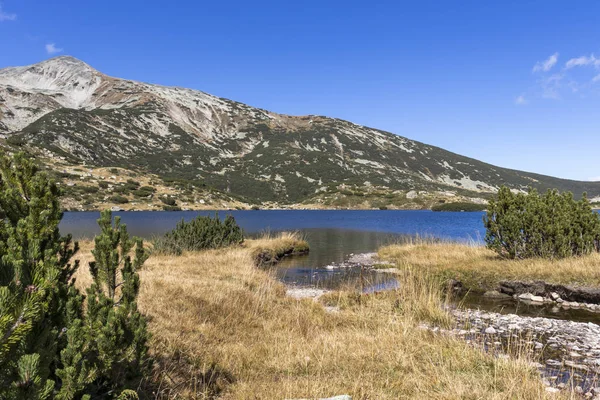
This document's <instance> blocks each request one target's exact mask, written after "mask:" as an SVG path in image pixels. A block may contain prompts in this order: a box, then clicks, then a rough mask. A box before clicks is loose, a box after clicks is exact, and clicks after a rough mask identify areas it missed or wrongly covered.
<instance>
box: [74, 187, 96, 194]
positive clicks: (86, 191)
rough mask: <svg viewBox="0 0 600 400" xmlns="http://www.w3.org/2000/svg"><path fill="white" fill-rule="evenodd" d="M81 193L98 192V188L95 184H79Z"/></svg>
mask: <svg viewBox="0 0 600 400" xmlns="http://www.w3.org/2000/svg"><path fill="white" fill-rule="evenodd" d="M79 190H81V191H82V192H83V193H98V191H99V190H100V189H98V188H97V187H96V186H81V187H80V189H79Z"/></svg>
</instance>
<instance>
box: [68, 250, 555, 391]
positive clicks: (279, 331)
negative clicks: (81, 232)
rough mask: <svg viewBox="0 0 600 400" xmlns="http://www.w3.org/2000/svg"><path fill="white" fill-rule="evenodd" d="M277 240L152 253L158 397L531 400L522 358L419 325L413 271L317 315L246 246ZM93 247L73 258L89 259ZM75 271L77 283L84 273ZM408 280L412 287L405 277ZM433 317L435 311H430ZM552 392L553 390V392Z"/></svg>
mask: <svg viewBox="0 0 600 400" xmlns="http://www.w3.org/2000/svg"><path fill="white" fill-rule="evenodd" d="M283 240H285V239H284V238H279V239H275V240H272V239H261V240H258V241H254V242H249V243H248V247H246V248H228V249H222V250H211V251H205V252H199V253H185V254H183V255H181V256H158V255H153V256H151V258H150V259H149V260H148V261H147V262H146V264H145V266H144V268H143V270H141V271H140V277H141V281H142V287H141V292H140V298H139V306H140V308H141V310H142V311H143V312H144V313H145V314H146V315H147V316H148V319H149V327H150V330H151V332H152V341H151V351H152V354H153V355H154V357H155V358H156V360H157V368H156V377H155V379H156V381H157V385H158V386H157V393H158V397H162V398H175V397H176V398H190V399H203V398H211V397H213V396H218V397H219V398H223V399H285V398H316V397H326V396H333V395H338V394H350V395H352V396H353V398H354V399H355V400H357V399H399V398H418V399H421V398H427V399H507V398H513V399H539V398H543V397H544V396H545V391H544V388H543V386H542V384H541V382H540V379H539V377H538V375H537V372H536V371H535V370H534V369H532V368H530V367H528V366H527V364H526V362H525V361H521V360H513V361H509V360H503V359H494V358H493V357H491V356H489V355H486V354H484V353H482V352H480V351H478V350H476V349H474V348H472V347H470V346H469V345H467V344H465V343H463V342H460V341H458V340H454V339H451V338H448V337H443V336H440V335H434V334H432V333H431V332H429V331H426V330H422V329H418V328H417V326H418V324H419V321H420V319H421V318H429V319H436V318H438V319H441V320H442V321H443V320H444V319H445V318H447V316H445V315H444V314H443V313H441V311H440V307H439V305H440V304H441V297H440V296H439V292H438V291H437V290H436V288H435V286H433V285H431V282H430V281H429V280H428V279H426V278H423V277H422V275H416V274H414V273H413V272H414V271H413V272H410V271H409V273H407V274H405V276H404V278H402V280H403V283H404V284H403V289H402V290H399V291H391V292H386V293H380V294H376V295H369V296H358V295H357V294H355V293H354V294H353V293H338V294H335V295H330V296H328V298H327V299H326V301H327V302H334V303H335V304H337V305H339V306H340V311H339V312H337V313H327V312H325V310H324V308H323V307H322V305H321V304H319V303H317V302H314V301H311V300H301V301H297V300H293V299H291V298H289V297H286V296H285V287H284V286H283V285H282V284H280V283H279V282H277V281H276V280H274V279H273V277H272V276H270V275H269V273H268V272H266V271H263V270H261V269H258V268H256V267H255V259H254V258H253V249H256V248H260V249H265V248H269V246H271V245H272V246H273V247H278V246H280V245H281V243H280V242H279V241H283ZM90 247H91V245H90V244H89V243H87V244H84V246H83V250H82V252H81V253H80V255H79V258H82V259H84V260H89V258H90V256H89V254H88V252H89V249H90ZM85 275H86V274H85V268H82V270H81V271H80V273H79V277H78V279H80V281H79V282H80V283H83V282H85V281H86V279H88V280H89V278H86V277H85ZM411 282H412V283H411ZM436 315H437V317H436ZM554 398H555V397H554Z"/></svg>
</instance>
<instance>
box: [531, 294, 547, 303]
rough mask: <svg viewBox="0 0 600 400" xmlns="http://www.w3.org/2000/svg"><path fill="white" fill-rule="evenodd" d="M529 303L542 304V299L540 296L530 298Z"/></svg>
mask: <svg viewBox="0 0 600 400" xmlns="http://www.w3.org/2000/svg"><path fill="white" fill-rule="evenodd" d="M529 301H533V302H534V303H543V302H544V298H543V297H542V296H531V298H530V299H529Z"/></svg>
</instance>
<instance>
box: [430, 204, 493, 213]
mask: <svg viewBox="0 0 600 400" xmlns="http://www.w3.org/2000/svg"><path fill="white" fill-rule="evenodd" d="M486 207H487V206H486V205H485V204H475V203H467V202H455V203H443V204H437V205H435V206H433V207H431V210H432V211H483V210H485V209H486Z"/></svg>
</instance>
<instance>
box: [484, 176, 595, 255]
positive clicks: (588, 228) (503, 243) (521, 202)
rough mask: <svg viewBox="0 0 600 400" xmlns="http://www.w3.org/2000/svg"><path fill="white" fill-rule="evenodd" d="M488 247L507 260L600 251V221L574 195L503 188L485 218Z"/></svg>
mask: <svg viewBox="0 0 600 400" xmlns="http://www.w3.org/2000/svg"><path fill="white" fill-rule="evenodd" d="M484 225H485V227H486V237H485V241H486V244H487V247H488V248H490V249H492V250H494V251H495V252H497V253H498V254H500V255H501V256H503V257H506V258H512V259H515V258H518V259H522V258H531V257H543V258H564V257H571V256H580V255H584V254H589V253H591V252H594V251H598V250H599V249H600V218H599V216H598V214H597V213H596V212H594V210H592V207H591V205H590V203H589V201H588V200H587V197H586V196H585V194H584V196H583V197H582V199H581V200H578V201H577V200H575V199H574V198H573V195H572V193H570V192H565V193H562V194H561V193H559V192H558V191H557V190H548V191H547V192H546V193H545V194H543V195H540V194H539V193H538V192H537V191H536V190H530V191H529V192H528V193H526V194H525V193H513V192H511V191H510V190H509V189H508V188H506V187H502V188H501V189H500V190H499V192H498V195H497V196H496V198H494V199H492V200H490V202H489V205H488V207H487V214H486V215H485V216H484Z"/></svg>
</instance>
